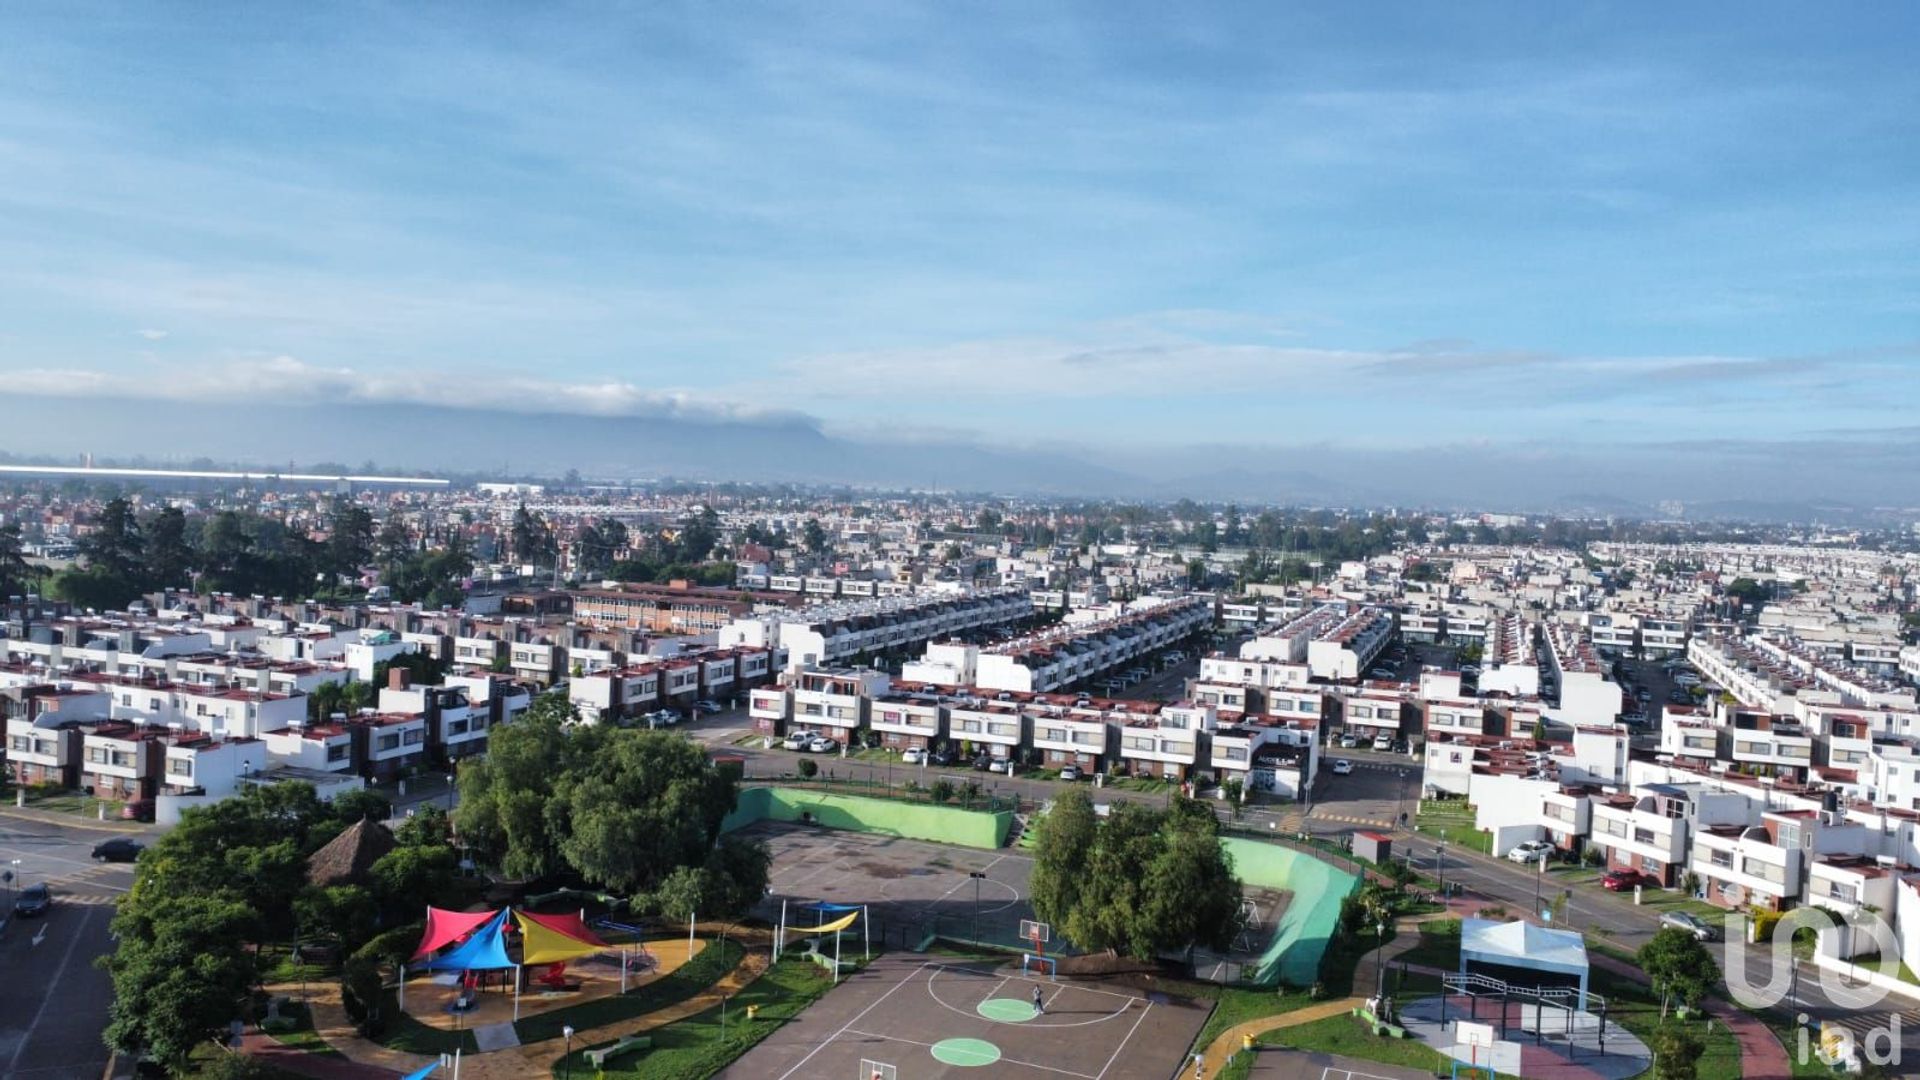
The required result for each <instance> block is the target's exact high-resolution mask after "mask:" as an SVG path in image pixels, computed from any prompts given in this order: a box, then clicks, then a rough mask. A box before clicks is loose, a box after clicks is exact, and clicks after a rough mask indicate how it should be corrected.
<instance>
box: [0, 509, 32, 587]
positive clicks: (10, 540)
mask: <svg viewBox="0 0 1920 1080" xmlns="http://www.w3.org/2000/svg"><path fill="white" fill-rule="evenodd" d="M32 576H33V567H32V566H31V565H30V564H29V563H28V562H27V553H26V546H25V545H24V544H23V543H22V542H21V540H20V526H18V525H7V526H0V597H7V596H18V595H20V594H22V593H25V592H26V591H27V580H28V579H29V578H31V577H32Z"/></svg>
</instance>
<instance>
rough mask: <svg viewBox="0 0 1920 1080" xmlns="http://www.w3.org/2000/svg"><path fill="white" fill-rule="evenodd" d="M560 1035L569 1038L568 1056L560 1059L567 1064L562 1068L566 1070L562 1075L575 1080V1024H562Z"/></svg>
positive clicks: (569, 1079)
mask: <svg viewBox="0 0 1920 1080" xmlns="http://www.w3.org/2000/svg"><path fill="white" fill-rule="evenodd" d="M560 1035H561V1037H562V1038H564V1039H566V1040H567V1053H566V1056H565V1057H563V1058H561V1059H560V1060H562V1061H564V1062H566V1064H565V1065H564V1066H562V1068H563V1069H564V1070H565V1071H564V1072H563V1073H562V1076H563V1077H564V1078H565V1080H573V1025H572V1024H562V1025H561V1026H560Z"/></svg>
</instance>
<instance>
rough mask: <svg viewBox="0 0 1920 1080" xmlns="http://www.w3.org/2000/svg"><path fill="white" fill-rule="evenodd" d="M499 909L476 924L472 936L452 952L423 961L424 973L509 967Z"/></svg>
mask: <svg viewBox="0 0 1920 1080" xmlns="http://www.w3.org/2000/svg"><path fill="white" fill-rule="evenodd" d="M508 910H509V909H505V908H503V909H501V910H500V911H499V912H497V913H495V915H494V916H493V918H491V919H488V920H487V921H486V922H484V923H481V924H480V928H479V929H478V930H475V931H474V932H473V936H472V937H470V938H468V939H467V940H466V941H464V942H462V943H461V944H460V945H458V946H456V947H455V948H453V949H452V950H450V951H448V952H446V953H443V954H441V955H440V956H437V957H434V958H433V959H432V960H429V961H427V963H426V965H425V966H426V969H427V970H428V971H490V970H493V969H495V968H510V967H512V966H513V961H512V960H509V959H507V942H506V924H507V911H508Z"/></svg>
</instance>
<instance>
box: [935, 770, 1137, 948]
mask: <svg viewBox="0 0 1920 1080" xmlns="http://www.w3.org/2000/svg"><path fill="white" fill-rule="evenodd" d="M943 783H946V781H945V780H937V781H935V782H934V787H935V789H936V791H937V790H938V789H939V787H940V785H941V784H943ZM945 795H946V798H941V797H940V796H939V795H938V794H936V795H935V801H936V802H945V801H947V799H949V798H952V795H953V789H952V785H951V784H948V785H947V789H946V792H945ZM1099 828H1100V819H1099V818H1097V817H1095V816H1094V812H1093V799H1092V797H1091V796H1089V795H1088V794H1087V792H1086V789H1084V788H1079V787H1070V788H1068V789H1066V790H1065V791H1062V792H1060V793H1059V794H1058V795H1056V796H1054V800H1053V808H1052V809H1051V810H1048V811H1047V812H1046V814H1045V815H1043V816H1042V817H1041V818H1040V822H1039V824H1038V825H1037V826H1036V827H1035V829H1034V859H1033V877H1032V880H1031V881H1030V882H1029V884H1028V889H1029V891H1030V892H1031V894H1032V898H1033V900H1032V902H1033V911H1034V914H1035V915H1038V916H1039V917H1040V918H1041V919H1042V920H1044V921H1045V922H1048V923H1052V924H1054V925H1056V926H1061V927H1065V926H1066V923H1067V919H1068V918H1069V917H1070V916H1071V915H1072V914H1073V911H1074V909H1075V908H1077V907H1079V904H1080V894H1081V892H1082V891H1083V890H1084V888H1085V886H1086V882H1087V874H1088V866H1089V863H1090V862H1091V859H1092V856H1093V849H1094V840H1095V838H1096V837H1097V836H1098V835H1099Z"/></svg>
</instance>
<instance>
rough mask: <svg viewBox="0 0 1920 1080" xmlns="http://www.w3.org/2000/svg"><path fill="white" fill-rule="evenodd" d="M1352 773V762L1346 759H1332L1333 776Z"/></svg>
mask: <svg viewBox="0 0 1920 1080" xmlns="http://www.w3.org/2000/svg"><path fill="white" fill-rule="evenodd" d="M1352 771H1353V762H1351V761H1348V760H1347V759H1346V758H1334V759H1333V775H1335V776H1345V775H1347V774H1348V773H1350V772H1352Z"/></svg>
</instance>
